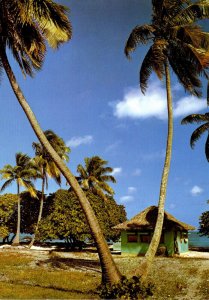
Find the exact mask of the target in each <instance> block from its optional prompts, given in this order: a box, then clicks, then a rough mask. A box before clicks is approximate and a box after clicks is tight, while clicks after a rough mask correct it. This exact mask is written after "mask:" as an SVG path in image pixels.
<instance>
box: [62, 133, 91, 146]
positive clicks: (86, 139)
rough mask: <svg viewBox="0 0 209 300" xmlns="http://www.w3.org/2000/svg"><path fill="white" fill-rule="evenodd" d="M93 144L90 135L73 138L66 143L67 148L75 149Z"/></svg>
mask: <svg viewBox="0 0 209 300" xmlns="http://www.w3.org/2000/svg"><path fill="white" fill-rule="evenodd" d="M92 142H93V136H92V135H85V136H75V137H72V138H71V139H70V140H69V141H67V142H66V145H67V146H68V147H72V148H76V147H78V146H80V145H86V144H91V143H92Z"/></svg>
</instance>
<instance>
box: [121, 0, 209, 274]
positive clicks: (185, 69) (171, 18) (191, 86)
mask: <svg viewBox="0 0 209 300" xmlns="http://www.w3.org/2000/svg"><path fill="white" fill-rule="evenodd" d="M152 10H153V12H152V22H151V24H146V25H142V26H137V27H136V28H134V29H133V31H132V32H131V34H130V36H129V38H128V40H127V43H126V46H125V54H126V56H127V57H128V58H129V57H130V56H129V55H130V52H132V51H134V50H135V49H136V47H137V46H138V45H140V44H142V45H144V44H145V45H146V44H148V43H150V42H151V43H152V44H151V46H150V48H149V50H148V52H147V54H146V55H145V58H144V60H143V62H142V65H141V69H140V88H141V90H142V92H143V93H145V92H146V89H147V86H148V79H149V77H150V75H151V73H152V71H154V72H155V73H156V74H157V76H158V78H159V79H161V80H162V79H163V78H164V77H165V83H166V92H167V111H168V134H167V146H166V156H165V162H164V168H163V172H162V179H161V185H160V194H159V202H158V217H157V221H156V226H155V230H154V234H153V238H152V241H151V243H150V246H149V249H148V251H147V253H146V256H145V259H144V260H143V263H142V265H141V271H140V272H142V275H143V278H142V280H145V279H146V276H147V273H148V271H149V268H150V267H151V264H152V261H153V259H154V256H155V253H156V251H157V247H158V245H159V241H160V236H161V232H162V226H163V220H164V206H165V199H166V191H167V183H168V174H169V170H170V161H171V151H172V139H173V113H172V95H171V81H170V71H169V65H170V67H171V68H172V69H173V71H174V73H175V74H176V76H177V78H178V80H179V82H180V83H181V84H182V85H183V87H184V88H185V90H186V91H188V92H190V93H191V94H193V95H195V96H198V97H200V96H201V81H200V76H201V75H204V76H205V77H206V78H208V75H207V73H206V69H207V67H208V66H209V51H208V48H209V35H208V33H205V32H203V31H202V29H201V27H200V26H199V25H197V24H194V22H196V21H198V20H200V19H203V18H208V17H209V3H208V1H199V2H197V3H193V1H190V0H172V1H171V0H152ZM142 270H143V271H142Z"/></svg>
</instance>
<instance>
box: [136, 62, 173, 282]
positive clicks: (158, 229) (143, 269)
mask: <svg viewBox="0 0 209 300" xmlns="http://www.w3.org/2000/svg"><path fill="white" fill-rule="evenodd" d="M165 75H166V91H167V111H168V133H167V146H166V156H165V162H164V168H163V173H162V179H161V185H160V195H159V202H158V215H157V221H156V225H155V230H154V234H153V237H152V240H151V243H150V245H149V248H148V250H147V253H146V255H145V257H144V259H143V261H142V264H141V265H140V267H139V271H138V272H137V271H136V272H137V273H140V274H141V275H142V278H141V279H142V281H145V280H146V278H147V275H148V273H149V270H150V268H151V266H152V262H153V259H154V257H155V254H156V252H157V248H158V246H159V242H160V237H161V234H162V228H163V221H164V209H165V200H166V191H167V183H168V174H169V171H170V162H171V153H172V141H173V109H172V95H171V81H170V73H169V65H168V62H166V63H165Z"/></svg>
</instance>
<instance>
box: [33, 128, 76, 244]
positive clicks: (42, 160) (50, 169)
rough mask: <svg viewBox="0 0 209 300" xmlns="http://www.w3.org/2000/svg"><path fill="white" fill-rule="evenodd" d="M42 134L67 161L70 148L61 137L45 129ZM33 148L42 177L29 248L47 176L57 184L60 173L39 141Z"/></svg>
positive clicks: (41, 210) (59, 181) (39, 216)
mask: <svg viewBox="0 0 209 300" xmlns="http://www.w3.org/2000/svg"><path fill="white" fill-rule="evenodd" d="M44 134H45V136H46V138H47V140H48V141H49V142H50V144H51V145H52V147H53V148H54V149H55V150H56V152H57V153H58V154H59V156H60V157H61V158H62V159H63V160H65V161H68V160H69V157H68V153H69V152H70V148H69V147H67V146H66V145H65V142H64V141H63V139H62V138H60V137H59V136H58V135H56V134H55V133H54V132H53V131H52V130H46V131H44ZM32 146H33V149H34V150H35V155H36V156H35V158H34V159H33V160H34V163H35V165H36V167H37V169H38V172H39V175H40V176H39V177H40V178H41V179H42V187H41V199H40V208H39V214H38V220H37V224H36V227H35V232H34V236H33V238H32V240H31V243H30V244H29V248H31V247H32V246H33V244H34V242H35V236H36V232H37V231H38V226H39V223H40V221H41V218H42V212H43V204H44V197H45V196H44V192H45V187H46V189H47V188H48V176H49V177H51V178H53V179H54V180H55V181H56V182H57V184H59V185H60V184H61V173H60V170H59V169H58V168H57V166H56V164H55V163H54V161H53V160H52V158H51V156H50V155H49V154H48V152H47V151H46V149H45V148H44V147H43V146H42V144H40V143H33V144H32Z"/></svg>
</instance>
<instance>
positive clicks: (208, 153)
mask: <svg viewBox="0 0 209 300" xmlns="http://www.w3.org/2000/svg"><path fill="white" fill-rule="evenodd" d="M205 156H206V159H207V161H208V162H209V134H208V137H207V140H206V143H205Z"/></svg>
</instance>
